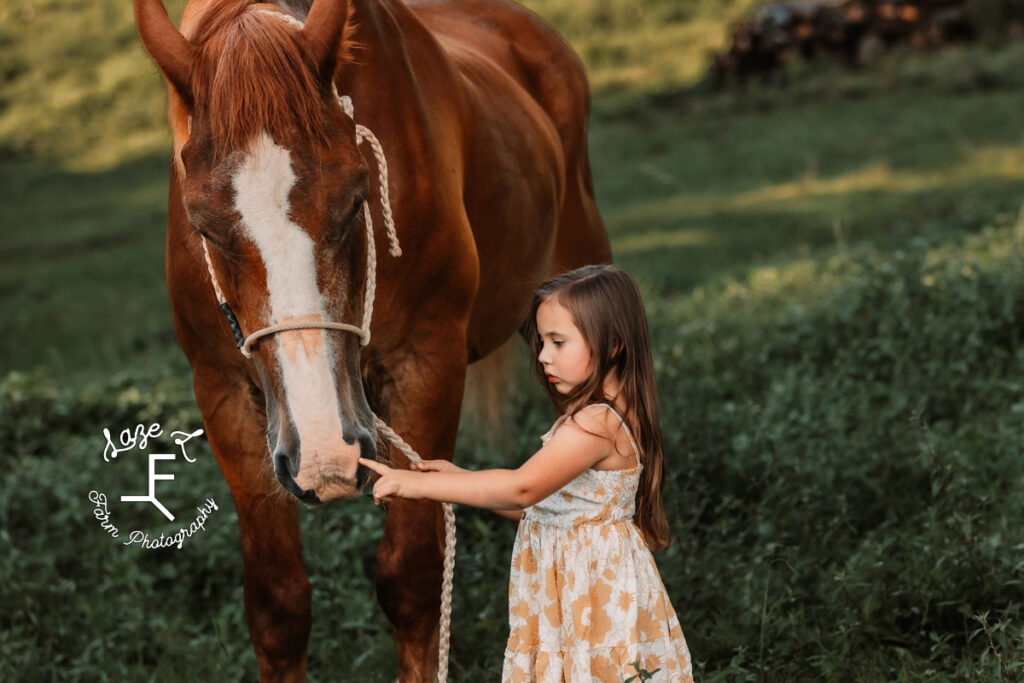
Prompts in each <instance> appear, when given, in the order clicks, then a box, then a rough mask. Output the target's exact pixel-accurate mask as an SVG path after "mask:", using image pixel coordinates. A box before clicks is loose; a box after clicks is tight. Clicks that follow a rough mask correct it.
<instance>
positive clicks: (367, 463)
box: [359, 458, 391, 476]
mask: <svg viewBox="0 0 1024 683" xmlns="http://www.w3.org/2000/svg"><path fill="white" fill-rule="evenodd" d="M359 464H360V465H363V466H364V467H367V468H368V469H371V470H373V471H374V472H376V473H377V474H380V475H382V476H383V475H385V474H387V473H388V472H390V471H391V468H390V467H388V466H387V465H385V464H383V463H379V462H377V461H376V460H367V459H366V458H359Z"/></svg>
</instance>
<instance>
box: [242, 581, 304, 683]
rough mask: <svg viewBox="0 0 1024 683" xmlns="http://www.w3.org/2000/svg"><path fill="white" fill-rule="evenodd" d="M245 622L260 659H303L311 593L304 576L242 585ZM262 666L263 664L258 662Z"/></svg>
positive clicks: (279, 660)
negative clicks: (243, 589)
mask: <svg viewBox="0 0 1024 683" xmlns="http://www.w3.org/2000/svg"><path fill="white" fill-rule="evenodd" d="M245 605H246V621H247V622H248V624H249V633H250V635H251V636H252V641H253V645H255V646H256V651H257V653H258V654H259V655H261V657H260V658H261V660H262V659H263V658H267V659H268V660H270V661H278V662H282V663H284V662H293V661H294V660H296V659H301V658H303V657H304V656H305V652H306V646H307V644H308V642H309V632H310V629H311V626H312V590H311V589H310V585H309V580H308V579H307V578H306V576H305V575H302V576H293V577H280V576H278V577H266V578H265V579H264V580H262V581H257V580H252V581H250V580H248V578H247V580H246V582H245ZM261 665H262V662H261Z"/></svg>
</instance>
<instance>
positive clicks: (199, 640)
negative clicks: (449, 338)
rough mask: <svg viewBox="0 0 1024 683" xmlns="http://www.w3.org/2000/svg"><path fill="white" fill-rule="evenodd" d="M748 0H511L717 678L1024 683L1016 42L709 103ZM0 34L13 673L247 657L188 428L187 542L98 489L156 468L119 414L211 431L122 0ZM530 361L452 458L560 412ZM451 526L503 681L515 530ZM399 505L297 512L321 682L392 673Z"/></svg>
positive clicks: (146, 95) (673, 566)
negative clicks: (541, 51)
mask: <svg viewBox="0 0 1024 683" xmlns="http://www.w3.org/2000/svg"><path fill="white" fill-rule="evenodd" d="M748 4H749V3H743V2H722V3H713V2H694V3H685V4H682V5H681V4H679V3H669V2H642V3H633V4H630V5H628V6H627V4H625V3H615V2H598V1H597V0H591V1H590V2H586V3H572V4H570V3H568V2H564V1H562V0H549V1H548V2H541V0H537V1H536V2H534V3H532V4H531V6H533V7H535V8H537V9H538V10H539V11H540V12H541V13H542V14H543V15H544V16H545V17H548V18H549V19H550V20H551V21H552V22H553V23H554V24H555V25H556V26H558V27H559V28H560V29H561V30H562V31H563V32H564V33H565V34H566V35H567V36H568V37H569V38H570V40H572V41H573V43H574V45H576V47H577V49H578V51H579V52H580V53H581V54H582V55H583V57H584V59H585V60H586V61H587V63H588V66H589V67H590V68H591V73H592V75H593V79H594V82H595V83H596V84H597V95H596V97H595V115H594V118H593V123H592V128H591V150H592V157H593V170H594V178H595V184H596V187H597V193H598V199H599V204H600V208H601V211H602V214H603V216H604V218H605V220H606V223H607V225H608V229H609V233H610V235H611V238H612V243H613V248H614V251H615V254H616V260H617V262H618V263H619V264H620V265H623V266H624V267H626V268H627V269H628V270H630V272H632V273H633V274H634V275H635V277H636V278H637V279H638V280H639V281H640V283H641V286H642V289H643V290H644V292H645V297H646V302H647V305H648V315H649V318H650V324H651V330H652V339H653V344H654V352H655V359H656V364H657V373H658V381H659V392H660V396H661V400H662V411H663V427H664V430H665V435H666V443H667V446H668V454H669V460H668V466H669V476H668V479H667V482H666V491H665V500H666V505H667V508H668V512H669V515H670V519H671V523H672V528H673V532H674V535H675V544H674V545H673V546H672V547H671V548H670V549H669V550H668V551H666V552H665V553H663V554H661V555H659V556H658V563H659V567H660V569H661V572H662V576H663V578H664V580H665V583H666V586H667V587H668V589H669V592H670V594H671V595H672V597H673V601H674V603H675V605H676V607H677V609H678V611H679V613H680V616H681V619H682V621H683V626H684V630H685V632H686V635H687V639H688V641H689V643H690V646H691V650H692V652H693V653H694V656H695V658H696V662H697V670H698V673H699V677H700V679H701V680H705V681H774V680H832V681H880V680H895V681H912V680H913V681H916V680H926V679H927V680H948V681H954V680H955V681H965V680H966V681H991V680H1008V681H1012V680H1020V678H1021V675H1022V672H1024V619H1022V614H1021V612H1022V609H1024V591H1022V589H1021V585H1022V584H1021V581H1022V572H1024V564H1022V563H1021V562H1020V560H1019V557H1020V550H1021V548H1022V547H1024V537H1022V531H1021V526H1020V524H1019V520H1020V519H1021V517H1022V515H1024V495H1022V494H1021V490H1022V489H1021V483H1022V482H1024V466H1022V464H1021V463H1022V461H1021V459H1020V452H1021V447H1022V445H1024V444H1022V442H1021V436H1020V435H1021V434H1022V433H1024V400H1022V398H1021V396H1022V394H1021V390H1022V388H1024V370H1022V368H1024V352H1022V350H1021V330H1022V329H1024V285H1022V283H1024V223H1022V221H1021V219H1020V218H1019V210H1020V207H1021V201H1022V199H1024V197H1022V195H1021V190H1020V188H1021V187H1022V184H1021V183H1022V180H1024V178H1022V175H1024V164H1022V163H1021V162H1022V161H1024V159H1022V156H1024V137H1022V133H1021V129H1020V127H1019V126H1018V124H1017V121H1018V119H1019V115H1018V112H1020V111H1021V109H1022V105H1024V48H1022V46H1021V45H1019V44H1009V45H1005V46H1002V47H1000V48H999V49H993V48H991V47H986V46H978V47H969V48H958V49H953V50H949V51H945V52H943V53H939V54H933V55H923V56H922V55H912V54H896V55H892V56H890V57H887V58H884V59H882V60H881V61H880V62H878V63H877V64H875V65H873V66H872V68H871V69H868V70H865V71H862V72H858V73H845V72H841V71H838V70H835V69H833V68H831V67H829V66H828V65H822V64H819V65H806V64H799V63H797V64H794V65H793V66H792V69H791V72H790V76H791V78H790V85H789V86H788V87H787V88H785V89H782V90H778V89H771V88H767V87H764V86H759V85H756V84H754V85H750V86H748V87H746V88H745V89H742V90H736V91H727V92H723V93H714V92H708V91H706V90H704V89H703V88H702V87H701V86H700V85H699V84H697V81H698V80H699V76H700V73H701V72H702V70H703V67H702V66H700V65H701V64H703V63H704V62H703V61H702V60H703V59H704V53H703V51H704V50H705V49H706V48H707V47H708V46H709V45H712V44H714V43H715V41H718V40H722V38H723V35H724V34H723V33H722V31H723V29H724V26H725V23H726V22H727V20H728V18H729V17H730V16H733V13H736V12H741V11H742V10H743V9H745V7H746V6H747V5H748ZM179 11H180V10H174V9H173V8H172V16H176V14H177V13H178V12H179ZM602 22H604V23H602ZM44 24H45V27H46V28H43V26H44ZM594 27H599V28H600V30H594ZM73 29H74V30H73ZM100 34H104V35H106V34H109V36H110V37H109V39H108V40H104V41H97V40H95V38H96V36H98V35H100ZM74 35H80V37H79V38H74V37H73V36H74ZM38 36H47V37H49V40H48V42H47V41H44V40H41V39H39V38H38ZM681 36H691V37H692V40H690V39H686V38H682V37H681ZM677 40H678V41H682V42H683V43H684V44H683V45H681V46H680V47H678V48H674V50H669V49H665V48H664V47H663V46H664V45H672V44H673V42H674V41H677ZM76 41H77V42H76ZM54 45H59V47H58V48H56V49H55V48H54ZM617 51H618V52H617ZM0 54H3V56H4V57H5V60H4V61H3V63H4V64H5V65H7V66H5V67H4V68H5V69H8V74H7V75H8V78H7V79H5V81H4V85H3V86H2V88H3V89H2V90H0V224H2V225H3V226H4V230H3V232H2V233H0V263H2V268H0V292H2V294H3V296H2V298H0V332H2V339H3V342H2V343H3V354H2V356H0V358H2V359H3V360H2V362H0V440H2V442H3V443H4V444H6V445H7V446H8V449H9V451H10V452H11V453H12V455H11V456H10V457H9V458H8V467H7V468H6V469H5V473H4V486H3V487H0V519H3V525H2V528H0V542H2V543H3V544H4V546H5V548H7V551H5V553H3V554H0V585H2V590H0V679H3V680H12V681H19V680H25V681H28V680H32V681H36V680H55V681H56V680H81V679H85V680H139V679H142V680H155V681H177V680H227V681H230V680H252V679H253V678H255V666H256V665H255V657H254V655H253V653H252V650H251V647H250V645H249V642H248V636H247V632H246V628H245V625H244V619H243V616H242V613H241V604H242V602H241V566H240V562H239V553H238V550H237V548H238V536H237V531H236V529H237V527H236V524H235V518H234V511H233V509H232V506H231V505H230V503H229V498H230V496H229V494H228V491H227V487H226V485H225V483H224V481H223V478H222V477H221V475H220V473H219V471H218V469H217V467H216V465H215V463H214V461H213V459H212V457H211V456H210V454H209V452H208V450H203V449H200V450H199V451H197V453H198V454H199V455H200V458H199V461H198V462H197V463H196V464H195V465H188V466H185V465H183V464H181V463H178V464H176V465H175V467H177V468H178V469H175V470H174V471H175V474H176V476H177V477H178V479H177V481H176V483H177V484H178V486H176V487H174V488H173V489H169V491H171V492H170V493H169V494H168V498H167V500H168V502H169V504H170V505H171V506H172V509H175V510H179V509H188V508H189V507H190V505H191V504H192V499H193V498H203V497H206V496H211V497H213V498H215V499H216V500H217V502H218V503H220V504H221V511H219V512H218V513H217V514H216V515H215V516H214V517H213V518H212V519H211V521H210V523H209V524H208V526H207V530H206V531H205V532H203V534H201V535H200V536H198V537H196V538H194V539H192V540H191V541H190V542H189V543H188V544H186V545H185V546H184V547H183V548H182V549H181V550H180V551H179V550H164V551H143V550H141V549H138V548H120V547H117V545H116V542H115V540H114V539H111V538H109V537H107V536H106V535H105V534H104V533H103V531H102V530H101V529H100V528H99V525H98V523H97V522H96V520H95V519H94V518H93V517H92V516H91V515H92V509H93V506H92V504H91V503H90V502H89V500H88V493H89V491H90V490H93V489H102V490H106V491H108V493H112V492H114V491H118V490H120V491H122V492H125V491H128V490H130V489H132V488H133V487H134V486H136V485H137V484H138V481H139V476H140V475H139V472H140V471H141V470H140V468H141V467H144V464H143V463H142V462H141V461H139V460H137V459H136V460H132V459H130V458H129V457H127V456H126V457H125V459H124V460H122V461H119V462H117V463H114V464H111V463H105V462H104V461H103V459H102V457H101V453H102V447H103V440H102V436H101V434H100V430H101V429H102V428H103V427H110V428H121V427H127V426H131V425H134V424H136V423H142V422H145V423H148V422H151V421H158V422H160V423H161V424H163V425H165V426H173V427H174V428H186V427H187V428H196V427H198V426H199V421H200V418H199V414H198V412H197V410H196V407H195V405H194V400H193V398H192V395H191V387H190V377H189V371H188V366H187V364H186V363H185V361H184V359H183V358H182V356H181V353H180V351H179V350H178V349H177V347H176V345H175V342H174V338H173V333H172V330H171V326H170V312H169V307H168V305H167V299H166V292H165V287H164V284H163V273H162V270H163V268H162V249H163V227H164V221H165V213H164V212H165V208H166V198H165V197H166V195H165V193H166V187H167V185H166V184H167V167H168V161H167V150H166V145H167V142H166V134H165V133H164V132H163V129H162V118H161V117H162V112H161V109H162V101H163V98H162V94H161V92H160V87H161V86H160V82H159V78H157V77H156V74H155V72H154V71H153V69H152V67H150V66H148V63H147V62H146V61H145V57H144V55H142V54H141V50H140V49H139V48H138V46H137V42H136V39H135V37H134V34H133V29H132V27H131V14H130V10H129V9H128V8H127V5H124V6H120V5H119V6H117V7H114V5H112V4H104V3H90V4H86V3H56V2H48V1H46V0H39V1H36V2H19V3H13V4H8V5H5V6H3V7H2V8H0ZM673 55H678V57H679V62H678V63H675V64H670V62H672V58H673ZM8 57H9V59H6V58H8ZM30 67H31V68H30ZM812 67H813V68H812ZM12 74H13V75H12ZM61 78H63V79H64V81H61V82H62V83H66V84H67V86H68V87H67V88H65V89H63V90H60V91H55V90H53V89H48V88H44V87H43V85H45V84H47V83H49V82H51V81H52V80H53V79H58V80H59V79H61ZM526 361H527V359H526V357H525V351H524V349H522V348H520V349H519V358H518V362H519V363H520V370H521V372H519V375H518V377H519V380H518V382H519V384H518V386H517V388H516V391H514V392H513V394H512V395H511V396H510V397H509V398H508V400H507V408H508V416H509V417H508V421H509V424H510V426H511V428H510V430H509V434H508V438H507V439H505V440H503V441H501V442H499V443H498V444H497V445H495V446H492V447H487V448H484V447H482V446H481V445H480V441H479V439H478V438H477V437H476V435H473V434H471V433H469V432H468V431H466V430H464V431H463V433H461V434H460V439H459V443H458V446H457V454H456V457H457V458H458V459H459V460H460V461H461V462H463V463H466V464H469V465H470V466H488V465H494V464H508V463H515V462H518V461H521V460H522V459H523V458H524V457H526V456H527V455H529V454H530V453H531V452H532V451H533V449H534V448H536V446H537V442H538V438H537V437H538V436H539V434H541V433H543V432H544V430H545V429H547V427H548V426H549V424H550V421H551V420H552V419H553V417H554V416H553V415H551V412H550V408H548V406H547V405H546V404H545V401H544V398H543V397H542V394H541V389H540V387H537V386H534V383H533V382H532V380H530V379H529V374H528V373H527V372H526V368H525V363H526ZM127 507H128V506H121V507H119V508H118V509H117V514H118V515H121V516H122V517H121V519H123V520H124V521H123V526H124V527H125V528H127V527H130V526H132V525H140V526H146V527H147V528H154V529H158V530H159V529H160V528H161V527H160V523H159V519H160V518H159V517H157V518H155V519H154V518H150V517H147V516H146V515H147V513H148V512H152V510H148V511H147V510H145V509H138V510H135V511H131V510H127V509H125V508H127ZM458 520H459V557H458V562H457V566H456V577H455V586H456V589H455V605H454V609H455V615H454V637H455V641H454V644H453V655H452V665H451V669H452V676H453V679H454V680H460V681H463V680H464V681H489V680H494V679H495V677H496V670H497V667H498V666H499V665H500V652H501V651H502V648H503V646H504V638H505V635H506V633H507V631H506V628H507V626H506V624H507V621H506V619H507V613H506V604H505V586H506V584H507V580H508V566H507V561H506V560H507V557H508V556H509V551H510V548H511V539H512V534H513V528H512V527H511V525H507V524H504V523H502V522H501V521H500V520H496V519H494V518H492V517H491V516H489V515H487V514H486V513H481V512H478V511H474V510H470V509H465V508H463V509H461V510H459V511H458ZM382 522H383V518H382V516H381V515H380V514H379V511H378V510H377V509H375V508H374V507H373V506H372V504H370V501H369V500H365V499H363V500H360V501H357V502H355V503H353V504H350V505H344V506H342V505H339V506H331V507H328V508H326V509H324V510H321V511H317V512H312V513H310V512H305V513H303V515H302V523H303V528H304V533H305V539H306V540H305V543H306V561H307V565H308V568H309V572H310V576H311V581H312V583H313V587H314V594H315V598H314V600H315V614H314V631H313V635H312V641H311V645H310V672H311V674H310V677H311V680H359V681H373V680H381V681H384V680H393V679H394V676H395V673H396V672H395V664H394V646H393V643H392V641H391V638H390V635H389V632H388V627H387V624H386V622H385V620H384V618H383V616H382V614H381V612H380V610H379V609H378V608H377V606H376V602H375V598H374V597H373V593H372V579H371V569H370V558H371V557H372V552H373V548H374V547H375V545H376V540H377V539H378V538H379V534H380V533H381V529H382ZM168 526H172V525H168ZM502 558H505V559H502Z"/></svg>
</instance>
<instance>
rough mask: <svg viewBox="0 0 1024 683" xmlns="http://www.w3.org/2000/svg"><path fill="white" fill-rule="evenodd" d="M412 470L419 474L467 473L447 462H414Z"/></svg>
mask: <svg viewBox="0 0 1024 683" xmlns="http://www.w3.org/2000/svg"><path fill="white" fill-rule="evenodd" d="M412 469H414V470H416V471H417V472H465V471H466V470H464V469H463V468H461V467H459V466H458V465H456V464H455V463H452V462H448V461H447V460H424V461H423V462H414V463H413V464H412Z"/></svg>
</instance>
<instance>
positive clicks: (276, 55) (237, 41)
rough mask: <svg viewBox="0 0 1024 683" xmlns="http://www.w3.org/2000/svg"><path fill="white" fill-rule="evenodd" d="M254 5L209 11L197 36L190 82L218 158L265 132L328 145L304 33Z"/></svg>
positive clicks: (323, 114)
mask: <svg viewBox="0 0 1024 683" xmlns="http://www.w3.org/2000/svg"><path fill="white" fill-rule="evenodd" d="M238 4H241V3H237V4H236V6H237V5H238ZM249 7H250V6H249V5H244V6H243V9H242V10H241V11H236V12H234V13H230V12H224V13H216V12H215V13H213V14H212V16H211V13H210V12H207V15H206V18H207V22H204V23H205V24H206V26H200V27H199V31H198V33H197V36H196V37H197V41H196V47H197V48H198V49H197V51H196V61H195V64H194V65H193V70H192V83H191V85H192V90H193V93H194V99H195V102H196V106H197V109H198V110H200V111H201V112H202V116H203V120H204V122H205V123H206V125H207V126H208V127H209V133H210V136H211V139H212V141H213V145H214V153H215V156H223V155H224V154H226V153H228V152H230V151H232V150H238V149H243V148H244V147H246V146H247V145H248V143H249V142H250V141H251V140H253V139H254V138H255V137H256V136H257V135H258V134H260V133H261V132H263V131H266V132H267V133H268V134H269V135H270V136H271V137H272V138H274V139H275V140H278V141H283V140H285V139H287V136H288V135H289V134H290V133H291V132H292V131H294V130H297V131H298V132H299V133H300V134H301V135H302V136H303V137H305V138H306V139H308V140H309V141H311V142H313V143H314V144H315V145H318V146H323V145H326V144H327V141H328V136H327V131H326V116H325V111H324V103H323V98H322V94H321V90H320V83H319V81H318V77H317V74H316V71H315V65H314V64H313V63H312V60H311V59H310V57H309V52H308V51H307V50H306V48H305V46H304V45H303V44H302V42H301V41H300V36H299V33H298V32H297V31H296V30H295V28H293V27H292V26H291V25H289V24H287V23H286V22H284V21H282V20H280V19H278V18H276V17H273V16H271V15H270V14H269V13H267V12H259V11H251V10H250V9H249ZM204 29H205V30H204Z"/></svg>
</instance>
